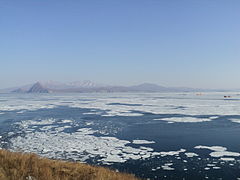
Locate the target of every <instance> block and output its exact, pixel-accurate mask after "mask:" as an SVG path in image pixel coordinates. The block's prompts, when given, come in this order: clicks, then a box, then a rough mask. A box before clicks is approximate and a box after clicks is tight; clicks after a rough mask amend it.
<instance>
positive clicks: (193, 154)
mask: <svg viewBox="0 0 240 180" xmlns="http://www.w3.org/2000/svg"><path fill="white" fill-rule="evenodd" d="M185 155H186V156H187V157H188V158H192V157H196V156H198V154H196V153H192V152H187V153H185Z"/></svg>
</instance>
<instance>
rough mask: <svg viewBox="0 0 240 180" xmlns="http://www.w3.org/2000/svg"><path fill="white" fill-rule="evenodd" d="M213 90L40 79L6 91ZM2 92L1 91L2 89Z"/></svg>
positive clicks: (145, 84) (151, 84) (146, 84)
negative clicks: (62, 81)
mask: <svg viewBox="0 0 240 180" xmlns="http://www.w3.org/2000/svg"><path fill="white" fill-rule="evenodd" d="M198 91H213V90H207V89H197V88H188V87H165V86H161V85H157V84H154V83H142V84H138V85H132V86H121V85H119V86H116V85H106V84H99V83H94V82H92V81H89V80H86V81H74V82H68V83H61V82H56V81H45V82H44V81H42V82H41V81H39V82H36V83H34V84H31V85H25V86H20V87H15V88H8V89H6V90H5V92H6V93H10V92H11V93H50V92H53V93H54V92H59V93H90V92H198ZM0 92H1V91H0Z"/></svg>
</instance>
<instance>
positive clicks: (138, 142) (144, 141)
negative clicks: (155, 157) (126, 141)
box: [132, 140, 155, 144]
mask: <svg viewBox="0 0 240 180" xmlns="http://www.w3.org/2000/svg"><path fill="white" fill-rule="evenodd" d="M132 143H133V144H153V143H155V142H154V141H147V140H133V142H132Z"/></svg>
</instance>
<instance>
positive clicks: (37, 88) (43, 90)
mask: <svg viewBox="0 0 240 180" xmlns="http://www.w3.org/2000/svg"><path fill="white" fill-rule="evenodd" d="M27 93H49V90H48V89H47V88H45V87H44V86H43V85H42V84H41V83H40V82H36V83H35V84H33V86H32V87H31V88H30V89H29V90H28V91H27Z"/></svg>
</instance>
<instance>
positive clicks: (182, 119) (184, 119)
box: [154, 117, 211, 123]
mask: <svg viewBox="0 0 240 180" xmlns="http://www.w3.org/2000/svg"><path fill="white" fill-rule="evenodd" d="M154 120H159V121H168V122H181V123H189V122H191V123H194V122H205V121H211V119H208V118H194V117H171V118H161V119H154Z"/></svg>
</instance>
